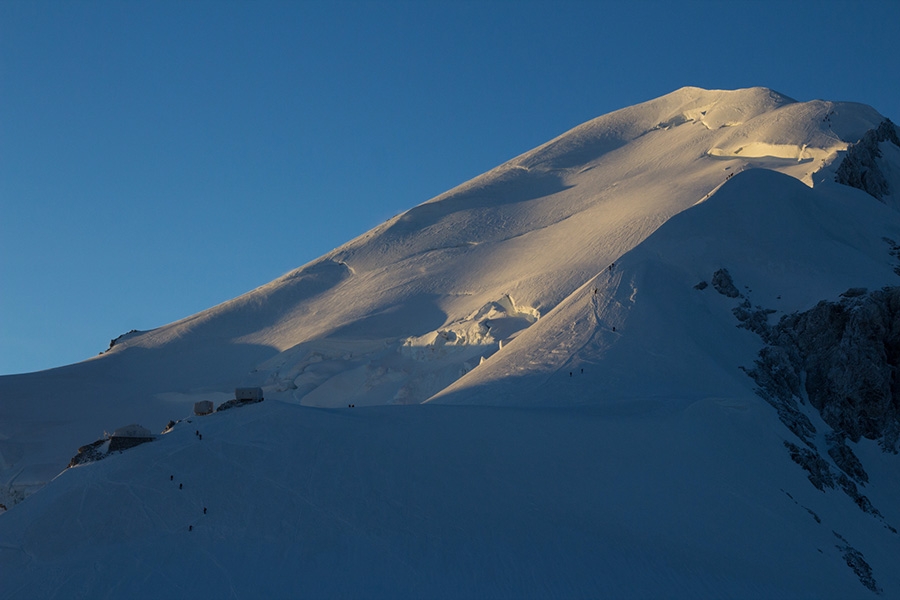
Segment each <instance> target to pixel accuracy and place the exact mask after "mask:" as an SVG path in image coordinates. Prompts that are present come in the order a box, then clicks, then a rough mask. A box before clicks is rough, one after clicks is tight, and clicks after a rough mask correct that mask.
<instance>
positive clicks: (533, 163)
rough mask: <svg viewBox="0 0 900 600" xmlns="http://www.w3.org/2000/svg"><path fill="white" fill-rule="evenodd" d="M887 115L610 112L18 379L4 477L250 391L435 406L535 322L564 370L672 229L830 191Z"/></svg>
mask: <svg viewBox="0 0 900 600" xmlns="http://www.w3.org/2000/svg"><path fill="white" fill-rule="evenodd" d="M882 120H883V119H882V117H881V116H880V115H878V114H877V113H876V112H875V111H873V110H872V109H870V108H868V107H865V106H861V105H857V104H850V103H829V102H820V101H814V102H804V103H800V102H795V101H793V100H791V99H789V98H787V97H785V96H782V95H779V94H777V93H775V92H772V91H771V90H767V89H764V88H752V89H746V90H737V91H707V90H701V89H698V88H684V89H681V90H678V91H676V92H673V93H671V94H668V95H666V96H663V97H661V98H658V99H656V100H651V101H649V102H645V103H643V104H639V105H636V106H633V107H629V108H625V109H622V110H620V111H616V112H613V113H610V114H608V115H605V116H602V117H599V118H597V119H594V120H593V121H590V122H588V123H585V124H584V125H581V126H579V127H576V128H575V129H573V130H571V131H569V132H567V133H565V134H563V135H561V136H560V137H558V138H556V139H554V140H551V141H550V142H548V143H547V144H544V145H542V146H540V147H539V148H536V149H534V150H532V151H530V152H527V153H525V154H523V155H521V156H519V157H516V158H514V159H512V160H510V161H509V162H507V163H505V164H503V165H501V166H499V167H497V168H496V169H493V170H492V171H490V172H488V173H486V174H484V175H482V176H480V177H477V178H475V179H473V180H472V181H469V182H467V183H465V184H463V185H461V186H459V187H457V188H454V189H453V190H450V191H448V192H446V193H445V194H442V195H440V196H438V197H436V198H434V199H432V200H430V201H428V202H425V203H424V204H422V205H419V206H417V207H415V208H413V209H411V210H409V211H407V212H406V213H403V214H402V215H399V216H397V217H395V218H393V219H391V220H389V221H387V222H386V223H384V224H382V225H381V226H379V227H377V228H375V229H373V230H372V231H370V232H368V233H366V234H364V235H362V236H360V237H358V238H357V239H355V240H352V241H350V242H348V243H347V244H345V245H344V246H342V247H340V248H338V249H336V250H334V251H332V252H330V253H328V254H327V255H325V256H323V257H322V258H320V259H318V260H316V261H313V262H312V263H310V264H308V265H305V266H303V267H301V268H299V269H297V270H296V271H294V272H292V273H289V274H287V275H285V276H284V277H282V278H280V279H278V280H276V281H274V282H272V283H270V284H268V285H266V286H263V287H261V288H259V289H257V290H254V291H252V292H249V293H247V294H245V295H243V296H241V297H239V298H236V299H235V300H232V301H230V302H226V303H224V304H222V305H219V306H217V307H214V308H211V309H209V310H207V311H204V312H202V313H199V314H197V315H194V316H191V317H188V318H186V319H183V320H181V321H179V322H177V323H173V324H170V325H166V326H164V327H160V328H158V329H155V330H153V331H149V332H137V333H133V334H130V335H128V336H124V337H123V338H121V339H120V340H119V341H118V342H117V343H116V344H115V345H113V347H112V348H110V350H109V351H108V352H106V353H105V354H104V355H102V356H99V357H96V358H94V359H92V360H89V361H86V362H85V363H81V364H79V365H73V366H70V367H66V368H62V369H57V370H53V371H50V372H45V373H40V374H33V375H29V376H13V377H4V378H0V398H2V399H0V488H5V489H6V490H7V495H15V494H19V492H20V491H21V490H25V489H33V487H35V486H39V485H41V484H42V482H45V481H47V480H48V479H49V478H50V477H52V475H53V474H55V473H56V472H58V470H59V469H61V468H62V467H63V466H65V464H67V462H68V460H69V458H71V456H72V455H73V453H74V450H75V449H76V448H78V447H79V446H81V445H83V444H85V443H87V442H90V441H91V440H94V439H97V437H98V436H99V435H100V433H101V432H102V431H103V430H113V429H115V428H116V427H119V426H121V425H124V424H127V423H133V422H137V423H140V424H142V425H143V426H146V427H149V428H150V429H151V430H152V431H160V430H161V429H162V427H163V425H164V424H165V423H166V422H167V421H168V420H169V419H172V418H177V417H178V416H180V415H184V414H188V413H189V412H190V407H191V406H192V404H193V403H194V402H196V401H199V400H212V401H214V402H216V403H220V402H222V401H223V400H226V399H228V397H229V394H230V391H231V390H233V389H234V388H235V387H237V386H242V385H252V386H257V385H258V386H262V387H264V388H265V390H266V395H267V397H268V398H271V399H277V400H282V401H286V402H292V403H299V404H306V405H314V406H333V407H340V406H346V405H347V404H356V405H359V406H361V405H364V404H404V403H417V402H422V401H425V400H426V399H428V398H430V397H432V396H434V395H435V394H438V393H440V392H441V391H442V390H444V389H445V388H448V386H450V385H451V384H453V383H454V382H455V381H457V380H459V379H460V378H461V377H463V378H464V379H463V380H460V383H459V385H463V381H474V380H473V379H472V377H474V374H475V373H477V372H478V371H481V370H483V369H484V367H485V365H490V364H491V361H493V360H494V358H493V357H494V355H495V354H496V353H497V352H503V353H505V352H506V351H507V349H511V348H513V345H512V344H513V342H516V341H517V340H518V339H519V338H523V337H524V336H525V335H526V334H529V337H531V338H532V341H531V342H529V344H530V345H531V346H533V347H535V348H540V347H544V346H545V345H547V344H548V343H549V341H548V340H552V339H557V338H558V339H559V340H560V341H559V345H558V347H556V349H555V354H553V355H552V356H553V357H554V361H556V362H554V363H553V364H557V363H558V364H565V363H566V361H567V360H569V357H570V354H568V353H571V352H575V351H576V350H577V348H578V346H577V345H574V344H573V342H572V339H575V338H579V339H580V337H579V336H583V335H585V333H584V330H583V329H582V328H581V325H583V323H582V322H580V321H572V322H571V323H566V324H564V325H563V324H561V327H562V329H553V328H550V327H548V326H543V327H540V328H537V327H538V325H540V324H541V323H543V322H544V321H545V319H547V316H548V315H552V314H553V313H554V311H555V310H556V309H557V308H560V307H563V306H564V305H567V304H568V303H572V302H575V300H576V298H577V297H578V296H577V294H576V295H574V296H573V294H575V293H576V292H577V291H578V290H581V292H580V293H586V290H589V289H590V288H591V284H590V283H587V282H593V281H594V278H595V277H596V276H597V274H598V273H601V272H605V271H604V270H605V269H607V267H608V266H609V265H610V264H612V263H614V262H618V261H619V259H620V257H622V256H623V255H624V254H626V253H627V252H629V251H630V250H632V249H634V248H635V247H637V246H638V245H640V244H641V242H642V241H643V240H645V239H646V238H647V237H648V236H649V235H650V234H652V233H653V232H654V231H655V230H656V229H657V228H658V227H659V226H660V225H662V224H663V223H665V222H666V221H668V220H669V219H670V218H671V217H673V216H674V215H677V214H678V213H680V212H682V211H684V210H685V209H688V208H690V207H691V206H693V205H695V204H696V203H697V202H700V201H702V200H704V199H706V198H710V197H711V196H712V195H713V194H714V193H715V192H716V190H717V189H718V188H719V187H720V186H721V185H722V184H723V183H724V182H726V181H728V180H729V179H730V178H732V176H733V175H734V174H736V173H739V172H742V171H745V170H749V169H755V168H765V169H769V170H774V171H779V172H781V173H784V174H786V175H789V176H790V177H792V178H795V179H799V180H801V181H803V182H804V183H807V184H810V183H814V184H816V185H817V186H818V185H819V184H818V180H817V179H816V177H815V175H816V173H818V172H821V169H822V166H823V165H829V164H830V163H829V161H830V160H832V156H833V155H835V153H837V152H839V151H841V150H843V149H844V148H846V146H847V144H848V143H850V142H854V141H856V140H857V139H859V137H861V136H862V135H863V133H864V132H865V131H867V130H868V129H871V128H873V127H875V126H876V125H877V124H878V123H880V122H881V121H882ZM832 178H833V177H832ZM787 181H790V180H789V179H788V180H787ZM823 181H824V182H825V183H826V184H830V180H823ZM785 185H787V184H785ZM831 185H833V184H831ZM824 187H827V185H825V186H824ZM735 218H736V219H738V220H741V219H743V218H744V217H742V216H740V215H737V216H736V217H735ZM689 235H693V233H690V234H689ZM713 270H714V269H713ZM617 273H620V272H619V271H613V277H618V276H619V275H618V274H617ZM696 276H697V278H698V280H699V278H701V277H710V276H711V272H709V273H703V274H701V273H697V274H696ZM653 282H655V279H654V278H653V277H651V275H649V274H648V275H647V283H642V284H641V286H640V287H634V286H632V285H631V284H632V282H631V281H630V280H628V279H626V280H622V281H621V282H620V283H621V286H622V287H621V288H619V287H617V288H615V290H613V289H612V288H607V287H605V286H601V285H600V282H599V281H596V282H594V284H593V286H594V287H602V288H603V289H602V293H599V292H598V294H597V297H596V299H595V298H593V296H592V297H591V298H590V300H591V301H596V302H607V303H609V308H608V309H607V308H602V309H598V310H600V312H601V313H602V315H603V317H602V318H603V319H606V320H609V319H613V317H614V315H617V314H622V315H623V316H622V317H621V318H624V312H623V311H624V307H628V306H630V304H631V298H633V297H634V298H637V297H641V296H643V295H646V293H647V292H648V291H649V290H652V289H653V286H652V283H653ZM623 294H624V300H623V299H622V295H623ZM657 301H660V302H661V300H657ZM678 310H679V309H672V313H671V318H676V319H677V318H679V315H678ZM616 318H619V317H616ZM700 318H702V314H701V315H700ZM550 322H551V321H548V325H549V323H550ZM560 323H561V322H560ZM666 323H668V322H666ZM532 330H534V331H535V333H531V332H532ZM538 331H541V332H543V333H541V336H547V337H546V339H544V338H543V337H542V339H540V340H537V339H536V338H535V336H537V335H538V333H537V332H538ZM616 333H617V334H618V332H616ZM606 343H607V342H603V344H606ZM629 343H636V342H629ZM519 345H520V346H523V344H522V343H520V344H519ZM551 345H552V344H551ZM501 348H502V350H501ZM672 354H678V351H677V350H676V349H674V348H673V349H671V351H669V354H668V355H669V356H670V355H672ZM666 356H667V355H664V354H660V355H659V356H655V357H654V358H653V359H652V361H651V362H652V363H653V364H660V365H664V364H666V362H665V357H666ZM723 356H729V354H728V353H726V354H724V355H723ZM651 357H653V355H651ZM482 362H484V364H482ZM733 362H735V361H734V360H731V361H730V362H729V364H731V363H733ZM542 364H543V363H542V362H540V361H538V363H537V364H536V365H534V366H530V363H522V364H520V365H519V366H518V367H517V368H519V369H524V370H526V371H528V370H529V369H532V368H534V369H537V371H536V372H543V370H542V369H544V367H543V366H542ZM479 365H481V366H479ZM554 368H556V367H554ZM660 369H661V370H660V371H658V372H657V375H656V379H659V378H661V377H663V376H669V375H670V374H672V373H671V372H670V370H667V369H664V368H662V367H660ZM484 373H487V371H484ZM691 373H692V371H685V372H683V373H681V374H680V375H679V376H680V377H682V378H683V379H684V380H685V381H687V380H691V379H696V377H692V375H691ZM479 377H480V376H479ZM653 385H655V384H653V383H652V380H648V381H647V382H645V384H644V386H643V387H641V386H639V387H637V388H635V391H634V393H635V394H637V393H641V392H640V390H645V389H646V386H650V387H652V386H653ZM622 386H624V384H622ZM622 386H619V387H620V388H622V389H624V388H623V387H622ZM710 387H712V384H710ZM455 389H457V388H450V390H451V391H452V390H455ZM578 401H579V402H594V401H597V399H591V398H583V399H580V400H578ZM0 501H2V499H0Z"/></svg>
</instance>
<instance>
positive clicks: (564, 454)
mask: <svg viewBox="0 0 900 600" xmlns="http://www.w3.org/2000/svg"><path fill="white" fill-rule="evenodd" d="M574 385H578V386H581V387H582V388H583V389H582V391H583V393H585V394H587V393H589V391H590V390H589V386H588V385H586V384H584V383H577V384H574ZM778 425H779V424H778V422H777V419H776V418H775V416H774V412H773V411H772V410H771V409H770V408H769V407H768V406H767V405H766V404H765V403H763V402H762V401H760V400H758V399H756V398H755V397H753V396H750V397H747V398H744V399H707V400H700V401H687V402H685V401H679V400H671V399H663V398H658V399H648V400H643V401H633V402H611V403H607V404H599V405H594V406H590V407H582V408H552V409H527V408H491V407H472V406H468V407H455V406H436V405H421V406H407V407H371V408H356V409H347V408H345V409H340V410H337V409H315V408H307V407H300V406H295V405H289V404H285V403H280V402H271V401H267V402H264V403H262V404H258V405H254V406H250V407H247V408H242V409H234V410H230V411H227V412H223V413H218V414H215V415H212V416H209V417H203V418H194V419H193V422H190V423H188V422H183V423H180V424H179V425H178V426H176V428H175V430H174V431H172V432H170V433H168V434H166V435H164V436H162V437H161V439H160V440H158V441H156V442H153V443H150V444H145V445H143V446H140V447H138V448H135V449H133V450H130V451H127V452H125V453H124V454H121V455H118V456H114V457H111V458H108V459H106V460H104V461H101V462H98V463H93V464H90V465H86V466H83V467H77V468H74V469H70V470H68V471H66V472H65V473H63V474H62V475H61V476H60V477H59V478H57V479H56V480H55V481H54V482H52V483H51V484H50V485H48V486H47V487H45V488H44V489H43V490H41V491H40V492H38V493H36V494H35V495H33V496H32V497H31V498H29V499H28V501H26V502H24V503H23V504H21V505H19V506H17V507H16V508H15V509H14V510H13V511H11V512H10V514H8V515H6V516H5V517H4V518H2V519H0V565H2V567H3V568H2V569H0V597H2V598H21V597H42V598H73V597H110V596H113V595H115V596H117V597H120V596H123V595H125V596H131V597H151V596H152V597H159V596H160V595H163V596H165V595H171V594H175V595H176V596H178V597H197V598H227V597H254V598H255V597H303V598H334V597H351V598H363V597H364V598H382V597H383V598H406V597H410V598H412V597H415V598H475V597H478V598H483V597H507V598H546V597H565V598H579V597H590V598H596V597H603V598H660V597H665V598H697V597H717V598H841V599H846V598H865V597H870V596H872V594H871V593H870V592H869V591H868V590H866V589H865V588H864V587H862V586H861V585H860V583H859V581H858V580H857V578H856V577H855V576H854V574H853V572H852V571H851V570H850V569H848V568H847V565H846V559H845V552H844V550H842V545H843V542H842V541H841V538H843V539H844V540H846V541H847V543H849V544H851V545H852V546H853V548H855V549H856V550H857V551H858V552H860V553H861V554H862V556H864V558H865V560H866V561H867V563H868V564H869V565H870V566H871V569H872V572H873V573H874V574H875V577H876V579H877V582H878V586H879V587H880V589H881V590H882V592H883V594H884V597H894V596H896V595H897V594H900V578H898V574H897V571H896V569H895V568H894V567H895V564H896V558H897V556H898V549H900V548H898V545H900V544H898V536H896V535H893V536H892V535H888V534H885V530H884V526H883V524H882V523H881V522H879V521H877V520H875V519H872V518H871V517H870V516H869V515H866V514H864V513H862V512H860V511H859V510H857V509H856V507H855V506H853V504H852V502H851V501H850V500H849V499H847V498H846V497H845V496H842V495H835V494H823V493H821V492H819V491H818V490H816V489H815V488H813V487H812V486H810V485H809V484H808V482H807V481H805V477H803V474H802V471H801V470H800V468H799V467H797V466H796V465H795V464H793V463H792V462H791V461H790V459H789V458H788V457H787V455H786V454H785V453H784V452H783V451H781V450H782V449H781V441H782V436H783V435H784V431H782V430H781V429H780V428H779V426H778ZM197 430H199V431H200V432H201V433H202V436H203V437H202V440H200V439H198V437H197V436H196V435H195V432H196V431H197ZM894 474H895V475H896V473H894ZM881 477H883V474H881V473H878V474H876V473H875V472H874V471H873V481H872V484H873V487H876V488H879V489H884V488H883V484H887V486H888V487H889V488H890V489H891V490H892V491H893V492H896V491H897V490H896V487H897V483H896V482H897V479H896V478H894V479H893V481H891V480H884V481H882V480H881V479H880V478H881ZM891 486H892V487H891ZM895 497H896V496H895ZM873 500H874V501H876V502H878V501H881V500H882V499H881V498H879V497H874V498H873ZM884 508H885V514H886V516H887V518H888V519H891V520H893V521H894V522H895V523H896V522H898V521H900V513H898V511H897V508H896V503H894V504H891V503H888V502H884ZM204 509H207V512H206V513H205V514H204ZM838 535H839V536H841V538H838V537H837V536H838Z"/></svg>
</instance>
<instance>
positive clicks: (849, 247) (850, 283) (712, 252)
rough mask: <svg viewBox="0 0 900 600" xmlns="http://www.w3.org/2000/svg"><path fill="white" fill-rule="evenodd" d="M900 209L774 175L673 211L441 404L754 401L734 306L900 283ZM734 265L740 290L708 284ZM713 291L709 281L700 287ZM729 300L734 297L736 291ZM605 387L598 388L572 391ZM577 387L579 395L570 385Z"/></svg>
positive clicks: (805, 303) (778, 309)
mask: <svg viewBox="0 0 900 600" xmlns="http://www.w3.org/2000/svg"><path fill="white" fill-rule="evenodd" d="M898 234H900V213H897V212H896V211H893V210H891V209H889V208H888V207H886V206H884V205H883V204H881V203H879V202H877V201H876V200H875V199H873V198H871V197H870V196H868V195H866V194H864V193H862V192H859V191H857V190H853V189H851V188H847V187H844V186H837V185H831V186H822V187H819V188H816V189H810V188H808V187H806V186H804V185H802V184H801V183H799V182H797V181H796V180H794V179H792V178H790V177H787V176H785V175H782V174H779V173H775V172H773V171H769V170H761V169H760V170H752V171H747V172H744V173H741V174H739V175H738V176H736V177H734V178H733V179H731V180H729V181H728V182H727V183H726V184H725V185H724V186H723V187H722V188H721V189H720V190H719V191H718V192H717V193H716V194H715V195H713V196H712V197H710V198H709V199H708V200H706V201H704V202H702V203H699V204H697V205H696V206H694V207H693V208H690V209H689V210H686V211H684V212H682V213H681V214H679V215H677V216H675V217H673V218H672V219H670V220H669V221H668V222H666V223H665V224H664V225H663V226H662V227H660V228H659V230H658V231H656V232H655V233H654V234H653V235H651V236H650V237H649V238H648V239H647V240H645V241H644V242H643V243H641V244H640V245H638V246H637V247H636V248H634V249H633V250H631V251H630V252H628V253H626V254H625V255H624V256H622V257H621V258H620V259H619V260H617V261H616V262H615V264H614V265H610V266H608V267H607V268H605V269H602V270H601V271H600V272H599V273H598V274H597V275H596V276H595V277H594V278H592V279H591V280H590V281H588V282H587V283H585V284H584V285H583V286H582V287H581V288H580V289H579V290H578V291H577V292H575V293H573V294H572V295H571V296H570V297H569V298H568V299H567V300H566V301H565V302H564V303H562V304H561V305H560V306H559V307H557V308H556V310H554V311H552V312H550V313H549V314H547V315H546V316H544V317H543V318H542V319H540V320H539V321H538V322H537V323H536V324H535V325H534V326H532V327H531V328H530V329H529V330H527V331H526V332H524V333H523V334H522V335H521V336H519V338H518V339H516V340H514V341H513V342H511V343H510V344H508V345H507V346H505V347H504V348H503V350H502V352H500V353H498V354H496V355H495V356H492V357H491V358H490V359H489V360H488V361H486V362H485V364H484V365H482V366H480V367H479V368H478V369H476V370H474V371H472V372H471V373H469V374H467V375H466V376H465V377H463V378H461V379H460V380H459V381H457V382H456V383H454V385H452V386H450V387H448V388H446V389H444V390H442V391H441V392H440V393H438V394H436V395H435V397H434V398H433V399H432V400H431V401H433V402H452V403H476V404H525V403H535V404H543V405H546V404H578V403H592V402H601V403H605V402H610V401H621V400H625V399H629V398H655V397H666V398H694V399H700V398H706V397H721V396H725V397H732V396H741V395H746V394H747V393H748V391H750V390H751V389H752V383H751V381H750V379H749V378H748V377H747V376H746V374H744V373H743V372H742V370H741V367H747V368H750V367H752V366H753V363H754V360H755V357H756V353H757V352H758V350H759V349H760V348H761V347H762V341H761V340H760V339H759V337H758V336H757V335H755V334H754V333H753V332H752V331H750V330H749V329H747V328H738V327H737V325H739V324H740V322H739V321H738V320H737V319H736V317H735V313H734V310H735V309H736V308H738V307H740V306H741V304H742V303H743V302H744V301H745V300H746V301H748V302H750V307H749V308H750V309H751V310H752V307H754V306H762V307H765V308H767V309H771V310H772V312H771V313H769V314H768V315H766V319H771V320H772V322H773V323H774V322H775V321H776V320H777V319H778V318H779V317H780V316H781V315H784V314H789V313H792V312H795V311H797V310H804V309H807V308H809V307H811V306H812V305H814V304H815V303H816V302H818V301H819V300H821V299H826V298H837V297H838V296H839V295H840V294H841V293H842V292H844V291H846V290H847V289H849V288H856V287H862V288H870V289H877V288H880V287H881V286H884V285H887V284H891V283H894V282H896V281H898V277H897V274H896V273H895V268H896V266H897V263H896V260H897V259H896V258H895V254H896V251H895V249H894V247H893V246H892V245H891V244H889V243H887V242H886V241H885V240H886V239H897V235H898ZM723 268H726V269H727V270H728V272H729V273H730V274H731V276H732V277H733V280H734V282H735V284H736V287H737V290H736V291H737V292H738V293H739V294H740V295H741V297H737V296H738V294H727V295H726V294H724V293H717V292H716V291H715V288H714V286H706V287H704V286H703V285H698V284H701V283H704V282H710V281H711V280H712V279H713V275H714V273H716V272H717V271H719V270H720V269H723ZM698 288H703V289H698ZM729 296H731V297H729ZM581 377H583V378H587V379H590V381H592V382H593V384H592V389H593V390H594V393H593V394H592V395H588V396H585V395H584V394H583V393H582V387H580V386H576V387H574V388H573V387H572V386H573V383H574V381H575V380H576V379H577V378H581ZM569 390H578V391H577V392H576V393H570V391H569Z"/></svg>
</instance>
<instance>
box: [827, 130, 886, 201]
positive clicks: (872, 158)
mask: <svg viewBox="0 0 900 600" xmlns="http://www.w3.org/2000/svg"><path fill="white" fill-rule="evenodd" d="M881 142H891V143H893V144H894V145H896V146H898V147H900V136H898V135H897V127H896V126H895V125H894V124H893V123H892V122H891V120H890V119H885V120H884V121H882V122H881V124H880V125H879V126H878V127H877V128H875V129H870V130H869V131H867V132H866V133H865V135H863V137H862V139H860V140H859V141H858V142H856V143H855V144H853V145H851V146H850V147H849V148H848V149H847V155H846V156H845V157H844V160H843V161H841V164H840V165H838V168H837V171H836V172H835V176H834V180H835V181H837V182H838V183H841V184H843V185H849V186H850V187H855V188H857V189H859V190H862V191H864V192H866V193H868V194H869V195H871V196H874V197H875V198H878V199H879V200H881V199H882V198H884V196H886V195H888V194H891V188H890V184H889V183H888V180H887V177H885V174H884V172H883V171H882V170H881V167H880V166H879V165H878V160H877V159H879V158H881V149H880V148H879V147H878V144H879V143H881Z"/></svg>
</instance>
